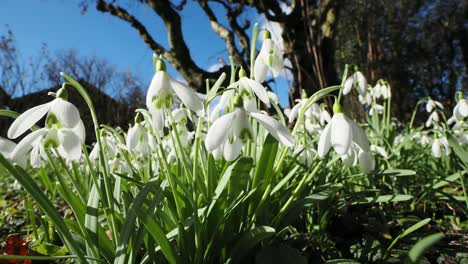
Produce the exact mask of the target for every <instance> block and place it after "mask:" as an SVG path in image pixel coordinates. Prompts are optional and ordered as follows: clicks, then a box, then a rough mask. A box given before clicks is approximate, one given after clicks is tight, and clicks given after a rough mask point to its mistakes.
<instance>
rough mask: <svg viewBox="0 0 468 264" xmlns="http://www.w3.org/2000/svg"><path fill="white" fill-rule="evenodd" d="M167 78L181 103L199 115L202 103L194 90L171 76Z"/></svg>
mask: <svg viewBox="0 0 468 264" xmlns="http://www.w3.org/2000/svg"><path fill="white" fill-rule="evenodd" d="M169 79H170V83H171V88H172V90H173V91H174V92H175V93H176V94H177V96H178V97H179V99H180V100H181V101H182V103H184V105H185V106H187V108H188V109H190V110H192V111H194V112H195V113H197V114H198V115H201V111H203V103H202V100H201V99H200V97H199V96H198V94H197V93H196V92H195V90H193V89H192V88H188V87H185V86H183V85H182V84H180V83H179V82H177V81H175V80H173V79H172V78H169Z"/></svg>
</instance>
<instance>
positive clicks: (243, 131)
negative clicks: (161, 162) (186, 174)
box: [205, 107, 294, 161]
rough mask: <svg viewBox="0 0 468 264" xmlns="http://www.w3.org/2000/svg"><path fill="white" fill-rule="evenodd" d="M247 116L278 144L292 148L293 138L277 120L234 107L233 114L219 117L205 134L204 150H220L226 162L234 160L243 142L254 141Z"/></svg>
mask: <svg viewBox="0 0 468 264" xmlns="http://www.w3.org/2000/svg"><path fill="white" fill-rule="evenodd" d="M248 115H250V116H251V117H252V118H253V119H254V120H256V121H257V122H258V123H259V124H260V125H261V126H262V127H264V128H265V129H266V130H267V131H268V132H269V133H270V134H271V135H272V136H273V137H274V138H275V139H276V140H278V141H279V142H280V143H282V144H283V145H285V146H288V147H292V146H294V138H293V137H292V136H291V134H290V133H289V131H288V129H287V128H285V127H284V126H282V125H281V124H280V123H279V122H278V121H277V120H275V119H274V118H272V117H270V116H267V115H265V114H262V113H258V112H254V113H249V112H247V111H246V110H245V109H243V108H240V107H236V109H235V110H234V111H233V112H231V113H228V114H225V115H223V116H221V117H219V118H218V119H216V120H215V121H214V122H213V124H212V125H211V126H210V128H209V129H208V133H207V134H206V140H205V146H206V149H207V150H208V151H210V152H212V151H214V150H216V149H218V148H222V152H223V156H224V158H225V159H226V160H228V161H231V160H234V159H236V158H237V157H238V156H239V154H240V152H241V151H242V145H243V142H246V141H247V140H253V139H254V134H253V130H252V127H251V125H250V122H249V118H248Z"/></svg>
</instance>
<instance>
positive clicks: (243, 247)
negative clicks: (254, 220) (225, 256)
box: [230, 226, 276, 263]
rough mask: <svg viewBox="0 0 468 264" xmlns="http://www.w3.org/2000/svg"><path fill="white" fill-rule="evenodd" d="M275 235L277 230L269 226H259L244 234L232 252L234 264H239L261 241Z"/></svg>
mask: <svg viewBox="0 0 468 264" xmlns="http://www.w3.org/2000/svg"><path fill="white" fill-rule="evenodd" d="M275 233H276V231H275V229H274V228H273V227H269V226H258V227H255V228H254V229H252V230H249V231H247V232H245V233H243V234H242V236H241V238H240V239H239V240H238V241H237V242H236V244H235V245H234V247H233V249H232V251H231V254H230V256H231V259H232V262H233V263H239V262H240V261H241V260H242V258H243V257H244V256H245V255H247V254H248V253H249V252H250V250H251V249H252V248H253V247H255V246H256V245H257V244H258V243H260V242H261V241H263V240H265V239H267V238H270V237H272V236H273V235H274V234H275Z"/></svg>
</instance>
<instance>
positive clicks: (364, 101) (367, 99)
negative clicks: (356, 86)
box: [358, 93, 372, 105]
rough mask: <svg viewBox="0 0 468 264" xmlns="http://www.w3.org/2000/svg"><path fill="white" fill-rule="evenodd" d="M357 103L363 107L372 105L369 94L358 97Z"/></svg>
mask: <svg viewBox="0 0 468 264" xmlns="http://www.w3.org/2000/svg"><path fill="white" fill-rule="evenodd" d="M358 98H359V102H360V103H361V104H363V105H365V104H367V105H371V104H372V95H371V94H370V93H366V94H365V95H359V96H358Z"/></svg>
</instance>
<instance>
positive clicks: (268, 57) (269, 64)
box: [254, 30, 284, 83]
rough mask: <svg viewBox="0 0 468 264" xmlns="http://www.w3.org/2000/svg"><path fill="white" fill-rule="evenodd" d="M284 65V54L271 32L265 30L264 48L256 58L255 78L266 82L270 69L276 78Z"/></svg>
mask: <svg viewBox="0 0 468 264" xmlns="http://www.w3.org/2000/svg"><path fill="white" fill-rule="evenodd" d="M283 66H284V60H283V54H282V53H281V51H280V49H279V48H278V46H277V45H276V44H275V43H274V42H273V40H271V35H270V32H269V31H268V30H265V37H264V40H263V44H262V49H261V50H260V53H258V56H257V59H255V65H254V78H255V80H256V81H257V82H260V83H262V82H264V81H265V77H266V75H267V73H268V70H271V72H272V73H273V76H274V77H275V78H276V77H278V75H279V74H280V72H281V70H282V69H283Z"/></svg>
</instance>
